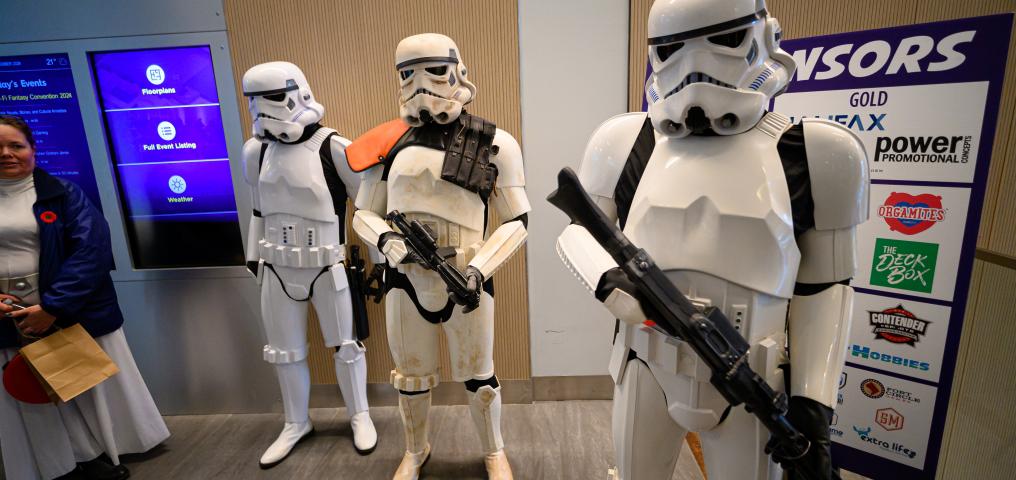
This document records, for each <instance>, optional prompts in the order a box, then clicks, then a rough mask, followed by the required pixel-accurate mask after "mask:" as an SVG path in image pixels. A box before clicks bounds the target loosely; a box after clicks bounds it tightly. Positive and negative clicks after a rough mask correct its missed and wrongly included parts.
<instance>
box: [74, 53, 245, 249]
mask: <svg viewBox="0 0 1016 480" xmlns="http://www.w3.org/2000/svg"><path fill="white" fill-rule="evenodd" d="M89 56H90V59H91V62H92V71H93V73H94V75H95V88H96V93H97V97H98V99H99V106H100V109H101V110H102V112H103V117H104V119H105V127H106V139H107V142H108V144H109V150H110V155H111V156H112V160H113V164H114V166H115V168H114V171H115V172H116V180H117V189H118V194H119V195H120V204H121V205H122V207H123V210H124V220H125V223H126V225H125V227H126V230H127V235H128V237H129V240H130V248H131V258H132V260H133V263H134V268H137V269H147V268H183V267H211V266H227V265H242V264H243V263H244V256H243V248H242V242H241V237H240V228H239V225H238V216H237V211H236V201H235V199H234V197H233V182H232V177H231V175H230V169H229V154H228V152H227V148H226V140H225V136H224V131H223V127H222V116H221V113H220V111H219V96H218V93H217V90H216V86H215V71H214V69H213V68H212V57H211V52H210V51H209V48H208V46H196V47H177V48H162V49H146V50H126V51H115V52H92V53H90V54H89Z"/></svg>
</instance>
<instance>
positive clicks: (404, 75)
mask: <svg viewBox="0 0 1016 480" xmlns="http://www.w3.org/2000/svg"><path fill="white" fill-rule="evenodd" d="M413 72H415V70H412V69H410V70H403V71H401V72H399V78H401V79H402V80H406V79H408V78H409V77H412V76H413Z"/></svg>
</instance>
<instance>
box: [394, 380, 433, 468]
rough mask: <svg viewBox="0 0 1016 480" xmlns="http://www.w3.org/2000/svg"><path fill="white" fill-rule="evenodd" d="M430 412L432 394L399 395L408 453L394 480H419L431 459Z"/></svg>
mask: <svg viewBox="0 0 1016 480" xmlns="http://www.w3.org/2000/svg"><path fill="white" fill-rule="evenodd" d="M429 410H430V392H425V393H419V394H416V395H402V394H399V413H401V414H402V426H403V428H404V429H405V433H406V453H405V454H404V455H403V456H402V463H400V464H399V469H398V470H396V471H395V475H394V476H392V480H418V479H419V478H420V470H422V469H423V465H424V464H425V463H427V460H429V459H430V443H428V442H427V412H428V411H429Z"/></svg>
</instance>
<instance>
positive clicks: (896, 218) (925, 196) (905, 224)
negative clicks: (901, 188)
mask: <svg viewBox="0 0 1016 480" xmlns="http://www.w3.org/2000/svg"><path fill="white" fill-rule="evenodd" d="M878 216H880V217H882V219H883V220H885V223H886V224H887V225H889V230H892V231H894V232H899V233H902V234H904V235H917V234H918V233H921V232H923V231H925V230H927V229H929V228H931V227H932V226H934V225H935V224H936V223H938V222H941V221H943V220H945V209H944V208H942V197H940V196H938V195H932V194H930V193H922V194H920V195H911V194H909V193H903V192H893V193H892V194H890V195H889V198H887V199H886V200H885V203H884V204H882V205H881V206H879V207H878Z"/></svg>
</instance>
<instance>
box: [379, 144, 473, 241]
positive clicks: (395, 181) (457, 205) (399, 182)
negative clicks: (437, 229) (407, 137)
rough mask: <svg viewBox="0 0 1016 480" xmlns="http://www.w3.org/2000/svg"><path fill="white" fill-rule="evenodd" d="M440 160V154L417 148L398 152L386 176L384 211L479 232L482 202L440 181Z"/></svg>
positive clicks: (457, 187) (455, 186)
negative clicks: (423, 216) (415, 215)
mask: <svg viewBox="0 0 1016 480" xmlns="http://www.w3.org/2000/svg"><path fill="white" fill-rule="evenodd" d="M444 157H445V152H443V151H441V150H435V149H433V148H427V147H420V146H410V147H406V148H404V149H402V150H401V151H399V153H398V154H397V155H396V156H395V159H394V160H392V164H391V165H392V166H391V169H390V170H389V172H388V210H389V211H391V210H399V211H401V212H403V213H407V214H408V213H425V214H428V215H433V216H435V217H440V218H443V219H445V220H447V221H449V222H452V223H457V224H459V225H462V226H464V227H466V228H468V229H470V230H475V231H483V220H484V214H485V210H486V209H485V208H484V205H483V200H481V199H480V196H479V195H477V194H475V193H473V192H470V191H469V190H466V189H465V188H462V187H460V186H458V185H455V184H453V183H451V182H448V181H445V180H442V179H441V167H442V166H443V165H444Z"/></svg>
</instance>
